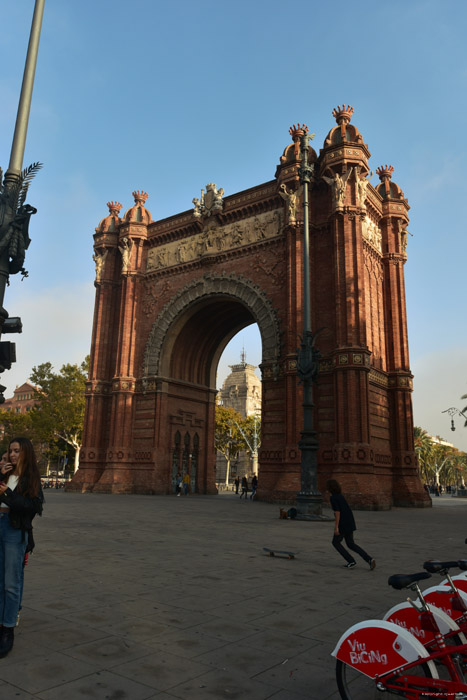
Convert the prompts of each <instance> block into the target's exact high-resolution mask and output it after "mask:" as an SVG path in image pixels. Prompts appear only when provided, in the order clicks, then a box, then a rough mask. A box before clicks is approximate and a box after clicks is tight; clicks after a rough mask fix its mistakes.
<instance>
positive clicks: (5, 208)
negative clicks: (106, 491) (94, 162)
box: [0, 0, 45, 403]
mask: <svg viewBox="0 0 467 700" xmlns="http://www.w3.org/2000/svg"><path fill="white" fill-rule="evenodd" d="M44 2H45V0H36V3H35V6H34V15H33V19H32V25H31V33H30V36H29V45H28V51H27V55H26V64H25V67H24V74H23V83H22V86H21V94H20V99H19V105H18V113H17V117H16V126H15V133H14V136H13V143H12V147H11V154H10V163H9V167H8V170H7V172H6V173H5V179H4V181H3V182H2V181H1V180H2V177H1V175H3V173H1V169H0V173H1V175H0V337H1V335H2V333H18V332H21V329H22V325H21V319H20V318H9V315H8V312H7V311H6V309H4V308H3V301H4V297H5V287H6V284H7V282H8V278H9V276H10V275H12V274H16V273H18V272H23V274H26V273H25V270H24V268H23V263H24V259H25V252H26V250H27V248H28V246H29V242H30V239H29V235H28V226H29V219H30V217H31V215H32V214H35V213H36V211H37V210H36V209H35V208H34V207H31V206H30V205H29V204H25V198H26V194H27V191H28V187H29V183H30V181H31V179H32V177H34V174H35V173H36V171H37V170H38V169H39V168H40V167H41V165H40V163H34V164H33V165H32V166H30V167H29V168H28V169H27V170H25V171H24V172H22V171H21V168H22V166H23V156H24V149H25V145H26V134H27V129H28V121H29V112H30V108H31V99H32V90H33V85H34V76H35V72H36V63H37V53H38V50H39V39H40V33H41V26H42V17H43V13H44ZM15 360H16V354H15V344H14V343H9V342H1V343H0V372H3V370H5V369H9V368H10V367H11V363H12V362H15ZM4 390H5V387H2V386H0V403H3V401H4V400H5V399H4V397H3V391H4Z"/></svg>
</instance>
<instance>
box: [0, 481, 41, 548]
mask: <svg viewBox="0 0 467 700" xmlns="http://www.w3.org/2000/svg"><path fill="white" fill-rule="evenodd" d="M23 489H24V490H26V489H27V483H24V481H22V480H21V479H20V480H19V482H18V484H17V486H16V488H15V490H14V491H12V490H11V489H7V490H6V491H5V493H4V494H2V496H0V503H4V504H5V505H6V506H8V508H9V509H10V512H9V513H8V517H9V518H10V524H11V527H14V528H15V530H21V531H22V533H23V536H22V541H23V542H24V537H25V533H26V532H27V533H28V546H27V548H26V551H27V552H32V550H33V549H34V539H33V536H32V521H33V519H34V517H35V516H36V515H42V504H43V502H44V494H43V493H42V488H41V487H39V493H38V495H37V496H35V497H34V498H32V497H31V496H25V495H24V494H23V493H21V491H22V490H23Z"/></svg>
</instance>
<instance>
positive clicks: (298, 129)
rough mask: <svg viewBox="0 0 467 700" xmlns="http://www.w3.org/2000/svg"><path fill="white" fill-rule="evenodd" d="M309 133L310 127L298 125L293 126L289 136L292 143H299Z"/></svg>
mask: <svg viewBox="0 0 467 700" xmlns="http://www.w3.org/2000/svg"><path fill="white" fill-rule="evenodd" d="M307 133H308V127H307V125H306V124H300V123H298V124H297V126H295V124H293V125H292V126H291V127H290V129H289V134H290V135H291V137H292V141H298V140H299V139H301V138H302V136H303V135H304V134H307Z"/></svg>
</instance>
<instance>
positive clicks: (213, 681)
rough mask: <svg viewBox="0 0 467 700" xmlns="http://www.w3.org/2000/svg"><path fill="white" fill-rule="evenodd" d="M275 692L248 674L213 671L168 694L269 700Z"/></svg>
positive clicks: (186, 698)
mask: <svg viewBox="0 0 467 700" xmlns="http://www.w3.org/2000/svg"><path fill="white" fill-rule="evenodd" d="M274 692H275V688H274V687H273V686H272V687H271V686H268V685H266V684H264V683H258V682H257V681H256V680H251V679H250V678H248V676H244V675H242V674H238V673H237V674H235V675H233V674H231V673H225V672H222V671H211V672H210V673H206V674H204V675H203V676H199V677H198V678H195V679H193V680H191V681H188V682H185V683H181V684H180V685H177V686H176V687H174V688H171V689H170V691H168V696H169V697H170V698H172V697H174V698H179V699H180V700H222V698H226V699H229V700H267V698H270V697H271V696H272V694H273V693H274ZM156 697H158V696H156Z"/></svg>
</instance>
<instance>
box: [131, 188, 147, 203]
mask: <svg viewBox="0 0 467 700" xmlns="http://www.w3.org/2000/svg"><path fill="white" fill-rule="evenodd" d="M131 194H132V195H133V197H134V198H135V204H141V205H142V206H143V207H144V203H145V201H146V200H147V198H148V197H149V195H148V193H147V192H143V190H135V191H134V192H132V193H131Z"/></svg>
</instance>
